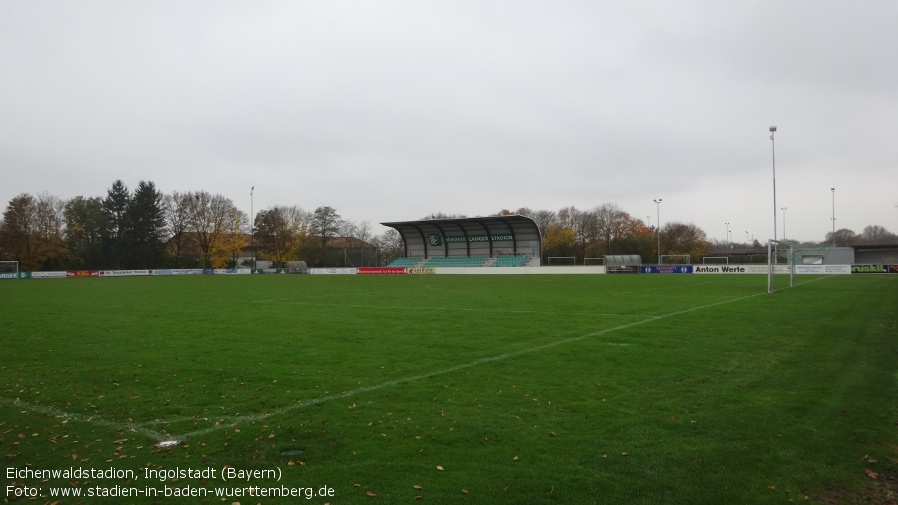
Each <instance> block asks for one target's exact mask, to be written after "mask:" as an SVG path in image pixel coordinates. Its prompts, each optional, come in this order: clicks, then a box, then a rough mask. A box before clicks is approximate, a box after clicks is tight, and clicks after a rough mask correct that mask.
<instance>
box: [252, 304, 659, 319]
mask: <svg viewBox="0 0 898 505" xmlns="http://www.w3.org/2000/svg"><path fill="white" fill-rule="evenodd" d="M255 303H272V304H279V305H303V306H311V307H332V305H331V304H328V303H315V302H302V301H297V300H258V301H256V302H255ZM340 307H346V308H351V309H376V310H406V311H412V310H423V311H431V312H446V311H455V312H496V313H500V314H555V315H564V316H589V317H602V316H604V317H635V318H639V319H644V318H651V317H653V316H645V315H642V314H609V313H601V312H568V311H554V310H508V309H486V308H483V307H418V306H387V305H370V304H353V305H347V304H340Z"/></svg>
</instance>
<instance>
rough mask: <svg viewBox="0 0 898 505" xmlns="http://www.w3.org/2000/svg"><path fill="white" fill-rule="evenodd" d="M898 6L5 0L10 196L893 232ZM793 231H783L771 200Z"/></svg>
mask: <svg viewBox="0 0 898 505" xmlns="http://www.w3.org/2000/svg"><path fill="white" fill-rule="evenodd" d="M896 19H898V2H895V1H893V0H888V1H886V0H882V1H858V2H848V1H832V0H748V1H726V2H721V1H719V0H708V1H691V0H680V1H676V2H671V1H630V0H628V1H623V2H610V1H607V2H606V1H595V0H592V1H559V2H548V1H527V0H515V1H504V0H500V1H464V0H461V1H459V0H453V1H390V0H387V1H376V2H371V1H339V0H338V1H298V0H297V1H283V2H279V1H252V2H250V1H240V2H235V1H221V0H215V1H189V0H187V1H183V0H179V1H143V2H122V1H118V0H115V1H94V0H79V1H77V2H70V1H42V0H0V167H2V171H3V174H2V177H0V204H2V207H3V208H5V206H6V204H7V203H8V202H9V200H10V199H11V198H13V197H14V196H16V195H18V194H20V193H23V192H27V193H31V194H37V193H40V192H42V191H47V192H49V193H50V194H53V195H57V196H60V197H62V198H66V199H68V198H71V197H74V196H77V195H84V196H105V194H106V190H107V189H108V188H109V187H110V185H111V184H112V182H113V181H114V180H115V179H122V180H124V181H125V183H126V184H127V185H128V186H129V187H131V188H134V187H135V186H136V185H137V183H138V181H140V180H142V179H143V180H151V181H154V182H155V183H156V185H157V187H158V188H159V189H160V190H161V191H163V192H171V191H182V192H185V191H191V190H205V191H209V192H211V193H221V194H223V195H225V196H227V197H229V198H231V199H232V200H233V201H234V202H235V204H237V206H238V207H240V208H241V209H243V210H244V211H245V212H247V213H249V211H250V187H251V186H255V191H254V198H253V204H254V209H255V210H256V211H258V210H260V209H263V208H266V207H270V206H273V205H298V206H300V207H303V208H305V209H308V210H314V209H315V208H316V207H318V206H322V205H329V206H331V207H334V208H335V209H336V210H337V212H338V213H339V214H340V215H342V216H343V217H344V218H348V219H352V220H354V221H357V222H361V221H370V222H371V223H372V225H374V231H375V232H376V233H380V232H382V231H383V230H384V229H383V228H382V227H380V226H378V225H377V223H378V222H382V221H402V220H412V219H418V218H421V217H423V216H425V215H428V214H430V213H431V212H440V211H441V212H445V213H459V214H465V215H468V216H476V215H485V214H491V213H495V212H497V211H499V210H501V209H503V208H507V209H512V210H514V209H517V208H519V207H522V206H526V207H530V208H532V209H549V210H558V209H560V208H562V207H566V206H571V205H573V206H576V207H577V208H580V209H591V208H593V207H595V206H598V205H601V204H603V203H616V204H618V205H619V206H620V207H621V208H623V209H624V210H625V211H627V212H629V213H630V214H632V215H633V216H635V217H637V218H640V219H643V220H646V219H647V218H648V217H649V216H651V221H650V222H651V224H653V225H654V224H656V222H657V221H656V205H655V204H654V203H653V199H657V198H661V199H663V202H662V204H661V207H660V210H661V221H662V223H665V222H668V221H671V220H678V221H684V222H693V223H695V224H697V225H698V226H700V227H702V228H703V229H704V230H705V231H706V232H707V233H708V235H709V237H710V238H712V239H720V240H723V239H724V238H725V235H726V226H725V224H724V223H725V222H729V223H731V224H730V230H731V231H732V232H733V233H732V238H733V240H735V241H744V239H745V232H748V233H749V235H750V236H753V237H755V238H758V239H760V240H762V241H763V240H766V239H767V238H771V237H772V236H773V225H774V220H773V208H774V206H773V177H772V172H773V170H772V168H773V167H772V161H773V159H772V158H773V156H772V150H771V147H772V146H771V141H770V138H769V133H768V127H769V126H770V125H776V126H777V127H778V131H777V133H776V198H777V207H788V210H787V211H786V225H785V226H786V231H787V234H788V236H789V238H795V239H801V240H822V239H823V237H824V235H825V234H826V233H827V232H828V231H830V230H831V227H832V221H831V219H830V218H831V217H832V208H833V205H832V204H833V193H832V192H831V190H830V188H832V187H835V188H836V191H835V215H836V226H837V228H850V229H853V230H854V231H855V232H858V233H860V232H861V231H862V230H863V228H864V227H865V226H867V225H873V224H876V225H881V226H884V227H886V228H888V229H889V231H891V232H893V233H894V232H898V208H896V207H895V204H896V203H898V190H896V185H895V182H894V181H895V178H896V177H895V176H896V174H898V172H896V163H898V117H896V114H898V64H896V62H898V33H896V31H895V28H894V25H895V20H896ZM777 213H778V221H777V227H778V234H779V236H780V237H781V236H782V231H783V230H782V226H783V221H782V214H783V213H782V211H781V210H779V209H777Z"/></svg>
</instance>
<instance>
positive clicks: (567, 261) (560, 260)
mask: <svg viewBox="0 0 898 505" xmlns="http://www.w3.org/2000/svg"><path fill="white" fill-rule="evenodd" d="M548 259H549V266H552V264H553V263H554V264H555V266H558V265H576V264H577V258H575V257H574V256H549V258H548ZM552 260H554V262H553V261H552Z"/></svg>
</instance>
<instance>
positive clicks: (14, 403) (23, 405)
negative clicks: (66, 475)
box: [0, 291, 767, 442]
mask: <svg viewBox="0 0 898 505" xmlns="http://www.w3.org/2000/svg"><path fill="white" fill-rule="evenodd" d="M765 294H767V293H766V291H764V292H759V293H754V294H751V295H746V296H741V297H738V298H731V299H728V300H723V301H719V302H714V303H709V304H706V305H701V306H698V307H691V308H688V309H683V310H678V311H675V312H670V313H668V314H663V315H660V316H643V317H644V319H642V320H640V321H634V322H631V323H626V324H621V325H618V326H614V327H611V328H606V329H604V330H599V331H595V332H590V333H586V334H583V335H578V336H576V337H570V338H566V339H562V340H556V341H554V342H549V343H546V344H541V345H538V346H534V347H529V348H527V349H521V350H518V351H514V352H507V353H502V354H498V355H495V356H488V357H485V358H479V359H476V360H473V361H469V362H467V363H463V364H459V365H455V366H452V367H449V368H443V369H441V370H435V371H433V372H428V373H424V374H419V375H413V376H410V377H405V378H402V379H395V380H389V381H386V382H381V383H379V384H375V385H373V386H362V387H359V388H355V389H352V390H349V391H344V392H342V393H339V394H333V395H327V396H320V397H317V398H312V399H309V400H306V401H301V402H299V403H296V404H293V405H288V406H286V407H281V408H279V409H276V410H273V411H270V412H263V413H259V414H251V415H243V416H237V417H234V418H231V419H230V420H229V421H228V422H224V423H219V424H216V425H214V426H210V427H208V428H203V429H199V430H193V431H190V432H187V433H184V434H181V435H178V436H175V435H173V434H169V433H163V432H160V431H156V430H151V429H149V428H146V427H144V425H143V424H141V423H119V422H116V421H112V420H108V419H105V418H103V417H101V416H85V415H81V414H73V413H68V412H65V411H62V410H60V409H55V408H51V407H46V406H43V405H38V404H33V403H28V402H23V401H19V400H18V399H17V400H10V399H8V398H2V397H0V406H2V407H9V408H18V409H20V410H23V411H32V412H37V413H40V414H44V415H48V416H53V417H57V418H61V419H68V420H72V421H77V422H81V423H85V424H93V425H95V426H102V427H107V428H113V429H116V430H120V431H126V432H131V433H139V434H141V435H144V436H145V437H147V438H149V439H151V440H154V441H156V442H165V441H171V440H187V439H189V438H194V437H198V436H202V435H207V434H209V433H214V432H216V431H219V430H223V429H226V428H229V427H232V426H236V425H239V424H241V423H251V422H256V421H261V420H264V419H268V418H271V417H275V416H279V415H282V414H287V413H289V412H293V411H295V410H299V409H302V408H306V407H311V406H315V405H320V404H323V403H327V402H330V401H333V400H341V399H345V398H350V397H353V396H358V395H361V394H365V393H370V392H373V391H379V390H381V389H386V388H390V387H393V386H397V385H399V384H405V383H408V382H415V381H419V380H423V379H429V378H432V377H437V376H440V375H446V374H449V373H453V372H457V371H459V370H466V369H469V368H475V367H478V366H480V365H485V364H488V363H494V362H497V361H504V360H507V359H511V358H515V357H518V356H523V355H525V354H532V353H536V352H540V351H545V350H548V349H552V348H555V347H559V346H562V345H567V344H573V343H576V342H580V341H583V340H587V339H591V338H595V337H599V336H602V335H607V334H609V333H613V332H616V331H621V330H626V329H628V328H633V327H636V326H641V325H644V324H648V323H652V322H655V321H659V320H662V319H669V318H671V317H676V316H681V315H684V314H689V313H691V312H696V311H699V310H704V309H709V308H712V307H717V306H720V305H726V304H730V303H735V302H739V301H742V300H747V299H749V298H754V297H757V296H761V295H765ZM160 421H161V420H160Z"/></svg>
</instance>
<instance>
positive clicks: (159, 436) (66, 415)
mask: <svg viewBox="0 0 898 505" xmlns="http://www.w3.org/2000/svg"><path fill="white" fill-rule="evenodd" d="M0 405H3V406H7V407H11V408H16V409H19V410H25V411H28V412H37V413H38V414H44V415H46V416H52V417H56V418H58V419H63V420H69V421H76V422H79V423H85V424H93V425H94V426H103V427H105V428H113V429H115V430H119V431H127V432H131V433H139V434H141V435H143V436H145V437H147V438H149V439H151V440H155V441H156V442H162V441H164V440H171V439H172V436H171V435H167V434H165V433H162V432H159V431H155V430H150V429H147V428H144V427H143V426H141V425H140V424H136V423H117V422H115V421H110V420H108V419H105V418H103V417H102V416H85V415H83V414H73V413H71V412H66V411H64V410H60V409H55V408H53V407H46V406H44V405H38V404H36V403H28V402H23V401H21V400H18V399H16V400H10V399H9V398H2V397H0Z"/></svg>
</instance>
